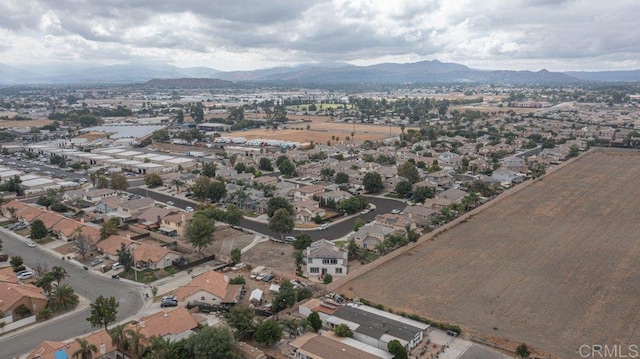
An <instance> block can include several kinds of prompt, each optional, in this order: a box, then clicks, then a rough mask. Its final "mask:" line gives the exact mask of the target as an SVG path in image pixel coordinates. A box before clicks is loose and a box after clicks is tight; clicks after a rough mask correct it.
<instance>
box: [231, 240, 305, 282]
mask: <svg viewBox="0 0 640 359" xmlns="http://www.w3.org/2000/svg"><path fill="white" fill-rule="evenodd" d="M293 252H294V250H293V246H290V245H288V244H284V243H276V242H273V241H268V242H263V243H258V244H257V245H256V246H255V247H253V248H251V249H250V250H249V251H247V252H246V253H244V254H243V255H242V258H243V261H245V262H247V263H251V264H253V265H254V266H259V265H263V266H265V267H267V269H271V270H274V271H275V272H274V274H278V272H279V273H285V274H288V275H291V276H293V274H294V272H295V270H296V266H295V260H294V259H293Z"/></svg>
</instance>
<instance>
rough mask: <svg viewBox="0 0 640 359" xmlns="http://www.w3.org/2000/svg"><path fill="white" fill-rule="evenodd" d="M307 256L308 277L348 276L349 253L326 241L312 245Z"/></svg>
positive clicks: (322, 240)
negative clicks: (326, 275)
mask: <svg viewBox="0 0 640 359" xmlns="http://www.w3.org/2000/svg"><path fill="white" fill-rule="evenodd" d="M305 254H306V263H307V275H309V276H313V275H317V276H324V275H325V274H331V275H332V276H334V275H337V276H344V275H347V260H348V253H347V252H346V251H342V250H340V248H338V247H337V246H335V245H333V243H331V242H329V241H327V240H326V239H321V240H319V241H317V242H314V243H312V244H311V245H310V246H309V247H308V248H307V250H306V252H305Z"/></svg>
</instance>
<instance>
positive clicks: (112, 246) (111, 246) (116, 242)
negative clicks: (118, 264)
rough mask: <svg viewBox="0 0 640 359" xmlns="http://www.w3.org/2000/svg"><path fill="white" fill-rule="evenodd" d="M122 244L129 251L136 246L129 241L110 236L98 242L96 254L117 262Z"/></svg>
mask: <svg viewBox="0 0 640 359" xmlns="http://www.w3.org/2000/svg"><path fill="white" fill-rule="evenodd" d="M123 244H124V246H125V248H128V249H130V250H133V249H134V248H135V247H137V246H138V244H137V243H136V242H134V241H132V240H131V239H128V238H125V237H121V236H118V235H112V236H109V237H107V238H105V239H104V240H102V241H100V242H98V244H96V247H97V248H98V252H100V253H102V254H103V255H105V256H106V257H108V258H109V259H111V260H114V261H117V260H118V251H119V250H120V248H122V245H123Z"/></svg>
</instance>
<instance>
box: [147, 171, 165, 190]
mask: <svg viewBox="0 0 640 359" xmlns="http://www.w3.org/2000/svg"><path fill="white" fill-rule="evenodd" d="M144 184H146V185H147V187H149V188H154V187H159V186H162V177H160V175H159V174H157V173H147V174H146V175H145V176H144Z"/></svg>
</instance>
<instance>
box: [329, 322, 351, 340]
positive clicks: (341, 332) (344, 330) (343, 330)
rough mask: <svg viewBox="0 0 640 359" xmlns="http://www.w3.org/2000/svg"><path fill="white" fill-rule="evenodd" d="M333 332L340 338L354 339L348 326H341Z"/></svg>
mask: <svg viewBox="0 0 640 359" xmlns="http://www.w3.org/2000/svg"><path fill="white" fill-rule="evenodd" d="M333 332H334V333H335V334H336V335H337V336H339V337H349V338H353V332H352V331H351V329H349V327H348V326H347V325H346V324H340V325H338V326H336V327H335V328H333Z"/></svg>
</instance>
